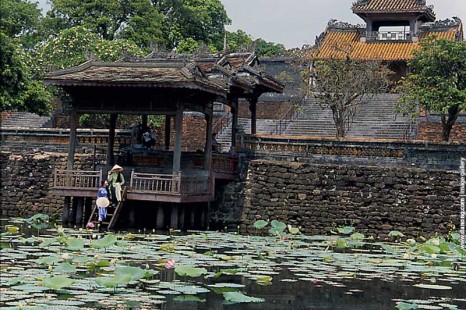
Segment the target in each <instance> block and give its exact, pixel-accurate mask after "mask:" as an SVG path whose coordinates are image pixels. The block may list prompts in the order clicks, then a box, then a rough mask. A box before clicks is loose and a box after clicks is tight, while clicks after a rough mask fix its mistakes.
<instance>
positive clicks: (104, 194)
mask: <svg viewBox="0 0 466 310" xmlns="http://www.w3.org/2000/svg"><path fill="white" fill-rule="evenodd" d="M107 187H108V181H107V180H103V181H102V184H101V186H100V188H99V190H98V191H97V200H96V205H97V207H98V209H99V222H102V221H105V219H106V218H107V207H108V205H109V204H110V200H108V191H107Z"/></svg>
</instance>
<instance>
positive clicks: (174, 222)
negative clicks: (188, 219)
mask: <svg viewBox="0 0 466 310" xmlns="http://www.w3.org/2000/svg"><path fill="white" fill-rule="evenodd" d="M179 208H180V207H179V206H178V204H173V205H172V206H171V207H170V212H171V215H170V227H171V228H173V229H178V222H179Z"/></svg>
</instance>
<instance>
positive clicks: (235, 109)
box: [231, 98, 238, 151]
mask: <svg viewBox="0 0 466 310" xmlns="http://www.w3.org/2000/svg"><path fill="white" fill-rule="evenodd" d="M231 113H232V120H231V150H233V151H236V134H237V133H238V98H233V99H231Z"/></svg>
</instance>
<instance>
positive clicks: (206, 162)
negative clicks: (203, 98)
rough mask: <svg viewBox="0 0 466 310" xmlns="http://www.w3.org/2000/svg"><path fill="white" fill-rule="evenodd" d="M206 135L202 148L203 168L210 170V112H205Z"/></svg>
mask: <svg viewBox="0 0 466 310" xmlns="http://www.w3.org/2000/svg"><path fill="white" fill-rule="evenodd" d="M205 120H206V127H207V128H206V137H205V148H204V169H205V170H207V171H210V168H211V166H212V113H206V114H205Z"/></svg>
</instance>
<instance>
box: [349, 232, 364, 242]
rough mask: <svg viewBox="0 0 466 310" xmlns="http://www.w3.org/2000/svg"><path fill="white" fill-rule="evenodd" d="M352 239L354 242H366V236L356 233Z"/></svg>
mask: <svg viewBox="0 0 466 310" xmlns="http://www.w3.org/2000/svg"><path fill="white" fill-rule="evenodd" d="M350 238H351V239H353V240H364V238H365V237H364V235H363V234H361V233H354V234H352V235H351V236H350Z"/></svg>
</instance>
